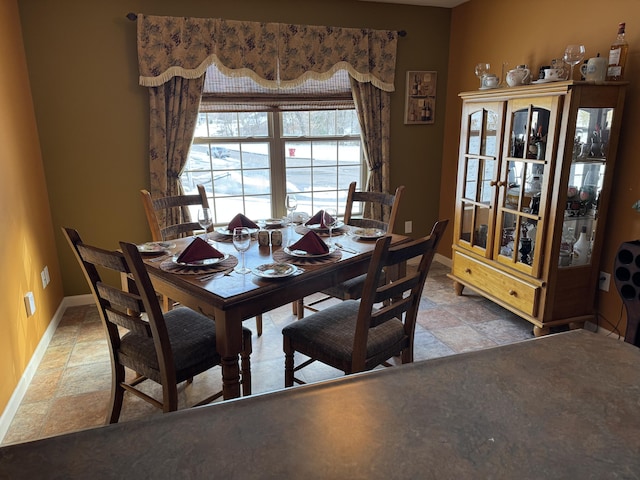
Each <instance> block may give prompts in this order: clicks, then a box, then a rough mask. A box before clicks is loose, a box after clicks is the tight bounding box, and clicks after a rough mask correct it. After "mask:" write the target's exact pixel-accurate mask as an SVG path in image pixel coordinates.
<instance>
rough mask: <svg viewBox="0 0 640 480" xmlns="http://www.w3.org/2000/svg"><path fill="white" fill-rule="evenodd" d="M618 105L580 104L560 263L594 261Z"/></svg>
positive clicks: (563, 264) (566, 264)
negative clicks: (593, 106)
mask: <svg viewBox="0 0 640 480" xmlns="http://www.w3.org/2000/svg"><path fill="white" fill-rule="evenodd" d="M614 110H615V109H614V108H579V109H578V112H577V116H576V125H575V136H574V143H573V154H572V156H571V168H570V170H569V180H568V185H567V186H566V191H567V196H566V208H565V211H564V221H563V226H562V227H563V228H562V239H561V243H560V254H559V258H558V265H559V267H561V268H564V267H571V266H581V265H590V263H591V247H592V244H593V240H594V238H595V237H596V229H597V221H598V203H599V200H600V192H601V191H602V187H603V181H604V176H605V172H606V166H607V152H608V147H609V136H610V133H611V124H612V122H613V114H614Z"/></svg>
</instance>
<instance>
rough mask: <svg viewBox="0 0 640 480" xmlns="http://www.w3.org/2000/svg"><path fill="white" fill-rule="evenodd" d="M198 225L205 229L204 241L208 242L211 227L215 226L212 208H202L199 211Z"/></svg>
mask: <svg viewBox="0 0 640 480" xmlns="http://www.w3.org/2000/svg"><path fill="white" fill-rule="evenodd" d="M198 223H199V224H200V226H201V227H202V228H203V229H204V240H205V242H206V241H207V233H208V230H209V227H210V226H211V225H213V215H212V214H211V209H210V208H201V209H199V210H198Z"/></svg>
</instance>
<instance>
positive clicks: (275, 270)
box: [252, 263, 298, 278]
mask: <svg viewBox="0 0 640 480" xmlns="http://www.w3.org/2000/svg"><path fill="white" fill-rule="evenodd" d="M297 271H298V267H296V266H295V265H291V264H290V263H265V264H264V265H260V266H258V267H256V268H254V269H253V270H252V272H253V274H254V275H257V276H258V277H262V278H284V277H289V276H291V275H293V274H294V273H296V272H297Z"/></svg>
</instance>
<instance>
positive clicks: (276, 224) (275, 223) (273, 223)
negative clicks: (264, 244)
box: [264, 218, 282, 228]
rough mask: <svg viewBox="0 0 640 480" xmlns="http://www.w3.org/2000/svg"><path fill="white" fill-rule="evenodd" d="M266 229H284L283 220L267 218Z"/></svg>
mask: <svg viewBox="0 0 640 480" xmlns="http://www.w3.org/2000/svg"><path fill="white" fill-rule="evenodd" d="M264 224H265V226H266V228H280V227H282V219H281V218H267V219H266V220H265V221H264Z"/></svg>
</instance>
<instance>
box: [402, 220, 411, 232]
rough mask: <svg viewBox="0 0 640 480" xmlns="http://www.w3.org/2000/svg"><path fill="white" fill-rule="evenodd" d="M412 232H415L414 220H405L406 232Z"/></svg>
mask: <svg viewBox="0 0 640 480" xmlns="http://www.w3.org/2000/svg"><path fill="white" fill-rule="evenodd" d="M411 232H413V222H412V221H411V220H408V221H406V222H404V233H411Z"/></svg>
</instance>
